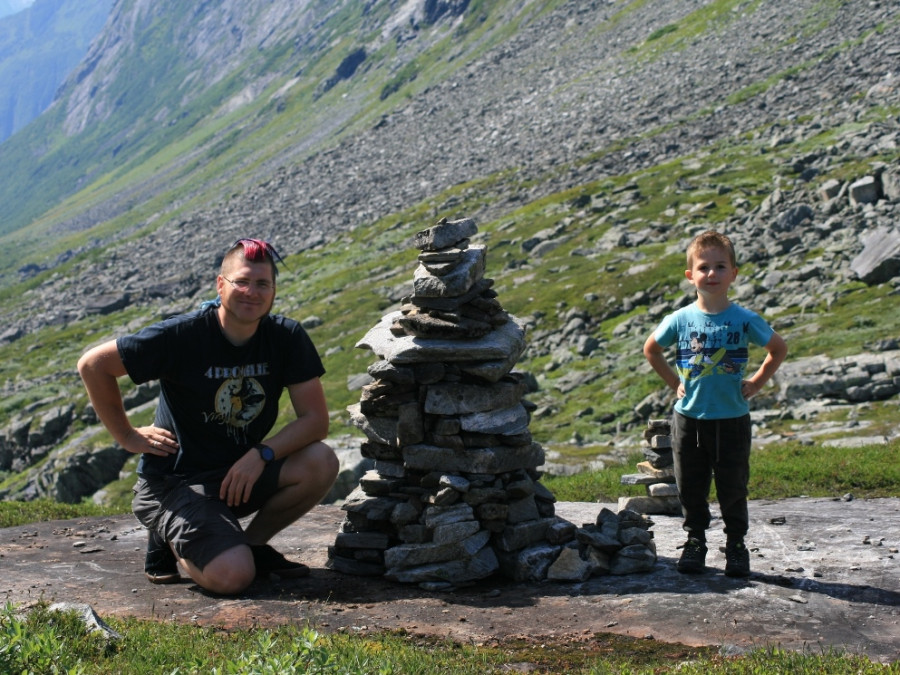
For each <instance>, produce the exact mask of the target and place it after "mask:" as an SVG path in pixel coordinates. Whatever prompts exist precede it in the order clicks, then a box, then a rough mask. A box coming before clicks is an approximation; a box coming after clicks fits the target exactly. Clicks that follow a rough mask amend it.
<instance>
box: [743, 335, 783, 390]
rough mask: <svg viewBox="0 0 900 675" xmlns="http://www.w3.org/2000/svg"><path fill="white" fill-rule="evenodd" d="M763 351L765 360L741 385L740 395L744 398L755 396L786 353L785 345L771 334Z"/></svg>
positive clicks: (778, 337)
mask: <svg viewBox="0 0 900 675" xmlns="http://www.w3.org/2000/svg"><path fill="white" fill-rule="evenodd" d="M764 349H765V350H766V351H767V352H768V354H766V358H765V360H763V362H762V365H760V367H759V370H757V371H756V372H755V373H754V374H753V376H752V377H750V378H748V379H746V380H744V381H743V383H742V384H741V393H742V394H743V395H744V398H750V397H752V396H756V394H758V393H759V392H760V390H761V389H762V388H763V387H764V386H765V384H766V382H768V381H769V380H770V379H771V377H772V376H773V375H774V374H775V371H776V370H778V367H779V366H780V365H781V364H782V363H783V362H784V359H785V357H786V356H787V352H788V348H787V343H786V342H785V341H784V338H783V337H781V336H780V335H779V334H778V333H773V334H772V337H771V338H769V341H768V342H767V343H766V346H765V347H764Z"/></svg>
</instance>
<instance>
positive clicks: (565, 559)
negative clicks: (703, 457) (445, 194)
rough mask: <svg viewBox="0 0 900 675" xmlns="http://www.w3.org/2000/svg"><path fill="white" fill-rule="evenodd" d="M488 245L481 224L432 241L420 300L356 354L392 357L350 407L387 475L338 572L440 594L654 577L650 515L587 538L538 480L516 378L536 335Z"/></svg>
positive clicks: (373, 474)
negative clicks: (497, 583)
mask: <svg viewBox="0 0 900 675" xmlns="http://www.w3.org/2000/svg"><path fill="white" fill-rule="evenodd" d="M476 233H477V227H476V226H475V222H474V221H472V220H471V219H463V220H457V221H447V220H446V219H444V220H441V221H440V222H439V223H437V224H436V225H435V226H434V227H432V228H429V229H427V230H424V231H422V232H419V233H418V234H417V235H416V237H415V241H414V244H415V246H416V248H418V249H419V251H420V253H419V256H418V263H419V264H418V267H417V268H416V271H415V274H414V278H413V294H412V295H411V296H410V297H409V298H404V300H403V304H402V306H401V308H400V309H399V310H397V311H394V312H391V313H389V314H388V315H386V316H385V317H383V318H382V320H381V321H380V322H379V323H378V325H376V326H375V327H374V328H372V329H371V330H369V332H368V333H367V334H366V335H365V336H364V337H363V339H362V340H360V341H359V343H358V344H357V347H360V348H364V349H370V350H371V351H372V352H374V353H375V354H376V355H377V356H378V357H379V360H378V361H376V362H375V363H373V364H372V365H371V366H370V367H369V368H368V373H369V375H370V376H371V377H372V378H373V381H372V382H371V383H370V384H368V385H366V386H365V387H364V388H363V392H362V395H361V397H360V401H359V403H358V404H356V405H353V406H350V408H349V410H350V416H351V420H352V422H353V424H354V425H356V426H357V427H358V428H359V429H360V430H362V431H363V433H364V434H365V435H366V442H365V443H364V444H363V446H362V452H363V455H364V456H365V457H368V458H370V459H373V460H374V468H373V469H372V470H370V471H369V472H367V473H366V474H365V475H364V476H363V477H362V479H361V480H360V484H359V487H358V488H357V489H356V490H354V492H353V493H351V494H350V495H349V497H348V498H347V499H346V500H345V502H344V504H343V506H342V508H343V510H344V511H345V513H346V516H345V518H344V521H343V523H342V524H341V531H340V532H339V533H338V534H337V537H336V539H335V542H334V544H333V545H332V546H330V547H329V551H328V566H329V567H330V568H331V569H334V570H336V571H340V572H345V573H349V574H363V575H384V576H385V577H387V578H389V579H392V580H396V581H400V582H405V583H416V584H419V585H420V586H422V587H423V588H428V589H449V588H454V587H458V586H461V585H465V584H468V583H472V582H474V581H476V580H479V579H484V578H487V577H489V576H491V575H493V574H495V573H501V574H503V575H505V576H507V577H510V578H512V579H515V580H517V581H542V580H545V579H547V578H548V576H549V575H551V574H552V575H553V577H552V578H555V579H559V580H570V579H574V578H576V576H575V575H577V578H583V577H584V575H585V574H587V575H590V574H596V573H602V572H610V571H611V570H613V569H617V570H621V571H618V572H616V573H627V572H628V571H635V568H636V566H638V565H639V566H642V567H643V569H645V570H646V569H650V568H652V565H653V564H655V560H656V555H655V549H654V548H653V547H652V544H653V542H652V533H651V532H649V528H650V525H651V523H650V522H649V521H646V520H642V518H643V517H642V516H641V515H640V514H635V513H629V514H625V515H621V514H620V515H616V514H612V518H610V514H608V513H607V514H603V515H604V518H605V520H604V521H603V523H601V522H600V520H599V519H598V524H596V525H593V524H592V525H590V526H587V527H585V528H577V527H576V526H575V525H573V524H572V523H569V522H567V521H565V520H563V519H560V518H558V517H556V516H555V506H554V503H555V501H556V499H555V497H554V496H553V494H552V493H551V492H550V491H549V490H548V489H547V488H546V487H545V486H543V485H542V484H541V483H540V481H539V479H540V475H541V474H540V471H539V470H538V467H539V466H540V465H542V464H543V463H544V451H543V448H542V447H541V446H540V444H538V443H536V442H535V441H534V440H533V439H532V437H531V433H530V432H529V430H528V424H529V421H530V411H531V409H532V407H533V406H532V405H531V404H530V403H529V402H528V401H526V400H525V398H524V396H525V394H526V393H527V389H528V387H527V381H526V378H525V377H524V375H522V374H521V373H517V372H513V367H514V366H515V364H516V362H517V361H518V359H519V357H520V356H521V354H522V352H523V351H524V349H525V337H524V329H523V327H522V326H521V324H520V323H519V322H518V321H517V320H516V319H515V318H514V317H511V316H510V315H509V314H508V313H507V312H505V311H504V310H503V308H502V307H501V305H500V303H499V302H498V300H497V294H496V292H495V291H494V290H493V288H492V286H493V281H492V280H491V279H488V278H485V276H484V272H485V259H486V251H485V247H484V246H480V245H473V244H471V242H470V239H471V237H472V236H473V235H475V234H476ZM620 517H621V519H622V523H623V524H622V526H621V527H620V526H619V520H620ZM613 518H614V519H615V520H616V523H617V524H616V528H615V530H616V534H615V535H613V533H612V530H613V527H612V524H611V523H612V519H613ZM604 528H605V529H604ZM635 528H637V530H642V531H643V532H644V534H643V535H642V536H641V537H637V535H636V532H637V530H636V529H635ZM594 530H596V531H594ZM619 530H621V531H622V532H623V533H624V535H623V536H624V537H625V539H626V540H627V541H628V542H629V543H628V544H625V543H623V542H622V541H619V539H618V538H617V536H618V534H617V533H618V532H619ZM638 538H640V539H644V540H646V541H645V542H644V543H643V544H641V546H642V548H641V552H640V555H638V552H637V549H635V548H634V546H637V545H638V543H637V539H638ZM647 542H649V544H648V543H647ZM625 549H629V550H628V551H626V553H625V554H623V555H620V556H619V557H620V558H621V562H620V563H618V567H616V566H615V565H614V562H613V558H614V557H615V556H616V555H617V554H618V552H619V551H625ZM651 558H652V562H651ZM554 565H555V568H554ZM626 568H628V569H627V571H624V570H626ZM551 569H553V570H554V571H553V572H552V573H551Z"/></svg>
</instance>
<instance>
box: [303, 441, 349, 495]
mask: <svg viewBox="0 0 900 675" xmlns="http://www.w3.org/2000/svg"><path fill="white" fill-rule="evenodd" d="M299 463H302V465H303V467H302V470H301V472H302V473H301V475H300V476H299V478H300V480H305V479H307V478H309V477H310V476H312V477H313V478H314V480H315V483H316V484H317V485H325V484H327V487H329V488H330V487H331V485H332V484H333V483H334V481H335V479H336V478H337V475H338V471H339V470H340V462H339V461H338V458H337V455H336V454H335V453H334V450H332V449H331V446H330V445H328V444H327V443H322V442H321V441H318V442H316V443H312V444H310V445H308V446H307V447H306V448H304V449H303V452H302V453H300V456H299V457H298V464H299Z"/></svg>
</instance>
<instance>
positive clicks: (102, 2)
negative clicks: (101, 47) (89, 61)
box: [0, 0, 112, 142]
mask: <svg viewBox="0 0 900 675" xmlns="http://www.w3.org/2000/svg"><path fill="white" fill-rule="evenodd" d="M24 4H25V3H19V5H18V6H17V7H10V8H9V9H10V10H13V9H14V10H15V12H14V13H13V15H12V16H8V17H6V18H3V19H2V20H0V142H2V141H4V140H5V139H7V138H8V137H9V136H11V135H12V134H14V133H15V132H16V131H18V130H19V129H21V128H22V127H24V126H25V125H26V124H28V123H29V122H30V121H31V120H33V119H34V118H36V117H37V116H38V115H40V114H41V113H42V112H43V111H44V110H45V109H46V108H47V106H49V105H50V103H51V102H52V101H53V97H54V94H55V93H56V89H57V87H59V85H61V84H62V83H63V81H64V80H65V79H66V76H67V75H68V74H69V72H70V71H71V70H72V69H73V68H75V66H77V65H78V64H79V62H80V61H81V60H82V58H83V57H84V55H85V54H86V53H87V50H88V46H89V45H90V42H91V40H93V38H94V37H95V36H96V35H97V33H98V32H99V31H100V29H101V28H102V27H103V24H104V23H105V22H106V17H107V15H108V13H109V8H110V7H111V6H112V0H95V1H94V2H90V3H84V2H75V1H73V0H39V1H38V2H36V3H34V5H32V6H31V7H28V8H24V9H23V7H22V5H24ZM2 12H3V10H2V9H0V16H3V14H2ZM11 13H12V12H11Z"/></svg>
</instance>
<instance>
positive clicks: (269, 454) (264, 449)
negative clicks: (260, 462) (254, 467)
mask: <svg viewBox="0 0 900 675" xmlns="http://www.w3.org/2000/svg"><path fill="white" fill-rule="evenodd" d="M259 454H260V456H261V457H262V458H263V459H264V460H266V461H267V462H271V461H272V460H273V459H275V451H274V450H272V448H270V447H269V446H268V445H260V446H259Z"/></svg>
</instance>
